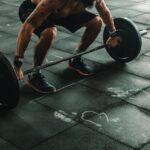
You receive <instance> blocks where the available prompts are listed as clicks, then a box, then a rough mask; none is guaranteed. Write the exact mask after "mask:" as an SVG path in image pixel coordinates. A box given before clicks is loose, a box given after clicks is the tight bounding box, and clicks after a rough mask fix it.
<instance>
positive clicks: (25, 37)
mask: <svg viewBox="0 0 150 150" xmlns="http://www.w3.org/2000/svg"><path fill="white" fill-rule="evenodd" d="M56 6H57V2H56V0H41V2H40V3H39V4H38V6H37V7H36V9H35V10H34V11H33V12H32V13H31V15H30V16H29V17H28V18H27V20H26V21H25V22H24V23H23V25H22V26H21V28H20V31H19V33H18V38H17V46H16V56H22V57H23V56H24V52H25V50H26V48H27V46H28V44H29V42H30V39H31V36H32V33H33V31H34V29H36V28H37V27H39V26H40V25H41V24H42V23H43V21H44V20H45V19H46V18H47V17H48V15H49V14H50V13H51V12H52V11H53V10H54V9H55V8H56Z"/></svg>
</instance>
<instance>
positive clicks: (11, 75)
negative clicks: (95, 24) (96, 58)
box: [0, 18, 147, 111]
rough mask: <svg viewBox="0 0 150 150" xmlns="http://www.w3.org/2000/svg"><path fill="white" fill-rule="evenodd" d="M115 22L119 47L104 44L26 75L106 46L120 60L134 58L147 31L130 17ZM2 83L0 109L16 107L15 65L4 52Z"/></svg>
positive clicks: (0, 56)
mask: <svg viewBox="0 0 150 150" xmlns="http://www.w3.org/2000/svg"><path fill="white" fill-rule="evenodd" d="M114 23H115V26H116V29H117V36H119V37H120V38H121V43H120V44H119V45H118V46H117V47H115V48H110V47H108V46H107V45H106V44H104V45H101V46H98V47H96V48H93V49H91V50H88V51H85V52H81V53H78V54H75V55H72V56H69V57H66V58H63V59H60V60H58V61H55V62H51V63H47V64H44V65H42V66H37V67H34V68H31V69H28V70H26V71H24V75H26V74H28V73H31V72H33V71H35V70H39V69H43V68H46V67H50V66H52V65H55V64H58V63H61V62H63V61H66V60H70V59H72V58H75V57H79V56H82V55H85V54H88V53H91V52H94V51H96V50H100V49H103V48H105V49H106V51H107V52H108V54H109V55H110V56H111V57H112V58H113V59H114V60H116V61H118V62H121V63H126V62H129V61H131V60H133V59H134V58H135V57H136V56H137V55H138V54H139V53H140V50H141V46H142V40H141V35H144V34H146V33H147V31H146V30H142V31H139V30H138V28H137V26H136V25H135V23H134V22H133V21H131V20H130V19H128V18H115V19H114ZM108 37H109V31H108V29H107V28H106V27H105V28H104V32H103V41H104V43H106V40H107V39H108ZM0 85H1V87H2V88H1V92H0V111H7V110H9V109H12V108H14V107H15V106H16V105H17V104H18V102H19V98H20V88H19V82H18V79H17V76H16V73H15V71H14V68H13V66H12V65H11V63H10V62H9V60H8V59H7V58H6V57H5V56H4V55H3V54H2V53H0Z"/></svg>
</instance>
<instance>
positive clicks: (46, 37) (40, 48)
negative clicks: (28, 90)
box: [26, 27, 57, 93]
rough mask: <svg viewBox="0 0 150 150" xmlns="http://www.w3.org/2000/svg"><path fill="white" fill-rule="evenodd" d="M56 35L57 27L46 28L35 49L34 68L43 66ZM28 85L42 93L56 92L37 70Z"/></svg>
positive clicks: (30, 77)
mask: <svg viewBox="0 0 150 150" xmlns="http://www.w3.org/2000/svg"><path fill="white" fill-rule="evenodd" d="M56 34H57V29H56V28H55V27H49V28H46V29H45V30H44V31H43V32H42V33H41V34H40V37H39V40H38V41H37V43H36V45H35V47H34V60H33V65H34V67H37V66H40V65H42V63H43V61H44V59H45V56H46V54H47V52H48V49H49V48H50V46H51V44H52V42H53V41H54V39H55V37H56ZM26 83H27V85H29V86H30V87H32V88H33V89H34V90H36V91H38V92H40V93H50V92H54V91H55V90H56V89H55V87H54V86H53V85H51V84H49V83H48V82H46V81H45V79H44V76H43V75H42V74H41V73H40V71H36V70H35V71H34V72H33V73H32V75H29V76H28V80H27V82H26Z"/></svg>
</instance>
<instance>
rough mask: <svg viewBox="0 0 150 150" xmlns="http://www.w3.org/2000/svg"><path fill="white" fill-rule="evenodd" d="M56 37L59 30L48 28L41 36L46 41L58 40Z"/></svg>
mask: <svg viewBox="0 0 150 150" xmlns="http://www.w3.org/2000/svg"><path fill="white" fill-rule="evenodd" d="M56 35H57V28H56V27H51V28H47V29H45V30H44V31H43V32H42V34H41V36H42V37H43V38H44V39H45V40H53V39H55V38H56Z"/></svg>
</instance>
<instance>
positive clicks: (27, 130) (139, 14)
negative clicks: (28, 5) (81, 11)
mask: <svg viewBox="0 0 150 150" xmlns="http://www.w3.org/2000/svg"><path fill="white" fill-rule="evenodd" d="M20 3H21V1H20V0H11V1H10V0H1V1H0V14H1V15H0V51H1V52H3V53H4V54H5V56H6V57H7V58H8V59H9V60H10V62H11V63H12V60H13V57H14V54H15V43H16V37H17V34H18V30H19V27H20V25H21V22H20V21H19V18H18V14H17V10H18V6H19V4H20ZM106 3H107V5H108V7H109V8H110V10H111V12H112V14H113V16H114V17H123V16H125V17H129V18H131V19H132V20H133V21H134V22H135V23H136V24H137V26H138V27H139V29H140V30H143V29H148V34H147V35H145V36H142V43H143V45H142V50H141V53H140V55H139V56H138V57H137V58H136V59H135V60H134V61H132V62H129V63H127V64H126V65H119V64H117V63H116V62H115V61H114V60H113V59H112V58H111V57H110V56H108V54H107V52H106V51H105V50H104V51H96V52H94V53H90V54H88V55H85V56H84V57H85V58H86V60H87V62H88V63H89V64H90V65H92V66H93V67H94V68H95V70H96V71H97V73H96V74H95V75H94V76H91V77H89V78H83V77H81V76H79V75H77V74H76V73H75V72H71V71H69V70H68V69H67V62H63V63H61V64H58V65H55V66H53V67H49V68H46V69H44V70H43V73H44V75H45V76H46V78H47V80H48V81H49V82H51V83H52V84H54V85H55V86H56V87H57V89H58V91H57V92H56V93H55V94H48V95H41V94H38V93H36V92H35V91H33V90H32V89H30V88H29V87H27V86H26V85H25V84H24V83H25V79H24V81H20V82H19V84H20V89H21V90H20V91H21V95H20V101H19V104H18V106H17V107H16V108H14V109H13V110H11V111H9V112H7V113H5V114H1V115H0V150H135V149H136V150H150V30H149V29H150V2H149V0H126V1H124V0H106ZM90 11H92V12H94V13H96V10H95V9H92V10H90ZM58 29H59V31H58V36H57V39H56V41H55V43H54V44H53V46H52V48H51V50H50V51H49V54H48V56H47V58H46V60H45V62H44V63H47V62H48V61H54V60H58V59H60V58H62V57H67V56H70V55H71V54H72V52H73V50H74V48H75V47H76V44H77V42H78V41H79V39H80V36H81V34H82V32H83V31H84V29H81V30H79V31H78V32H76V33H75V34H71V33H70V32H68V31H67V30H65V29H64V28H60V27H58ZM35 41H36V37H35V36H33V38H32V41H31V43H30V45H29V47H28V49H27V51H26V54H25V63H24V65H23V69H24V70H26V69H28V68H30V67H31V65H32V57H33V50H32V47H33V46H34V43H35ZM100 44H102V33H101V34H100V35H99V36H98V38H97V39H96V41H95V42H94V43H93V44H92V45H91V47H96V46H98V45H100ZM91 47H90V48H91ZM25 78H26V77H25Z"/></svg>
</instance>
